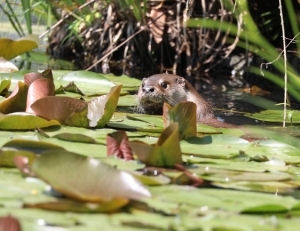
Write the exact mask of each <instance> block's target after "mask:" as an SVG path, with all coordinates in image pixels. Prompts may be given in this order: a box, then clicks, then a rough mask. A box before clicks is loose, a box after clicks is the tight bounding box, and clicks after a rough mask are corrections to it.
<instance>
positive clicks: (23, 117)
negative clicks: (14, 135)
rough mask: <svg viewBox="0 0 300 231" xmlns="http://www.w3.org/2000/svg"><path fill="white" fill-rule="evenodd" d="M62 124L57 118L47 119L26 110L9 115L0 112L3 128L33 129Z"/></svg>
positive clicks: (0, 125) (0, 123)
mask: <svg viewBox="0 0 300 231" xmlns="http://www.w3.org/2000/svg"><path fill="white" fill-rule="evenodd" d="M51 126H60V123H59V122H58V121H56V120H50V121H48V120H45V119H43V118H40V117H38V116H35V115H32V114H30V113H26V112H15V113H10V114H8V115H2V114H0V129H1V130H33V129H36V128H37V127H40V128H45V127H51Z"/></svg>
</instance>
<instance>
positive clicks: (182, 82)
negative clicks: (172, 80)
mask: <svg viewBox="0 0 300 231" xmlns="http://www.w3.org/2000/svg"><path fill="white" fill-rule="evenodd" d="M176 82H177V84H179V85H181V86H183V87H184V86H185V79H184V78H182V77H178V78H176Z"/></svg>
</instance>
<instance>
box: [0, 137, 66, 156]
mask: <svg viewBox="0 0 300 231" xmlns="http://www.w3.org/2000/svg"><path fill="white" fill-rule="evenodd" d="M2 148H7V149H8V148H12V149H13V150H19V151H29V152H33V153H36V154H41V153H42V152H44V151H47V150H50V149H55V150H64V148H63V147H60V146H58V145H55V144H51V143H46V142H42V141H33V140H21V139H15V140H11V141H8V142H7V143H5V144H4V145H3V146H2ZM4 150H6V149H4Z"/></svg>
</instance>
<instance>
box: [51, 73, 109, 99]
mask: <svg viewBox="0 0 300 231" xmlns="http://www.w3.org/2000/svg"><path fill="white" fill-rule="evenodd" d="M56 82H57V83H58V85H65V83H70V82H73V83H74V84H76V86H77V87H78V88H79V89H80V90H81V91H82V92H83V93H84V94H85V95H88V94H96V93H102V94H103V93H104V94H106V93H108V92H109V91H110V89H111V87H113V86H114V85H115V84H114V83H113V82H111V81H110V80H109V79H107V78H105V75H103V74H99V73H95V72H91V71H72V72H69V73H67V74H65V75H63V76H61V77H59V78H57V81H56Z"/></svg>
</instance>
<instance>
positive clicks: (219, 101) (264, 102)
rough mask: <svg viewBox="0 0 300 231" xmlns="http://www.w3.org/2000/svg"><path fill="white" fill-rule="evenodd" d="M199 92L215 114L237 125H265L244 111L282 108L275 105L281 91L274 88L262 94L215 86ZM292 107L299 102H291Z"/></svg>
mask: <svg viewBox="0 0 300 231" xmlns="http://www.w3.org/2000/svg"><path fill="white" fill-rule="evenodd" d="M200 94H201V95H202V96H203V98H204V99H206V100H207V101H208V102H210V103H211V105H212V106H213V108H214V112H215V115H216V116H218V117H220V118H222V119H224V120H225V121H226V122H228V123H233V124H237V125H242V124H249V125H265V124H266V123H264V122H261V121H256V120H254V119H251V118H248V117H245V116H243V114H244V113H256V112H260V111H262V110H266V109H277V110H283V107H282V106H279V105H276V104H278V103H281V102H283V91H282V90H281V89H276V91H274V92H270V94H268V95H264V96H254V95H250V94H247V93H244V92H243V91H242V89H237V88H231V89H226V90H225V91H224V90H223V91H222V89H221V88H220V87H216V88H215V89H209V90H205V91H203V90H202V91H201V92H200ZM292 106H293V109H299V108H300V104H299V103H297V102H293V103H292Z"/></svg>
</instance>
